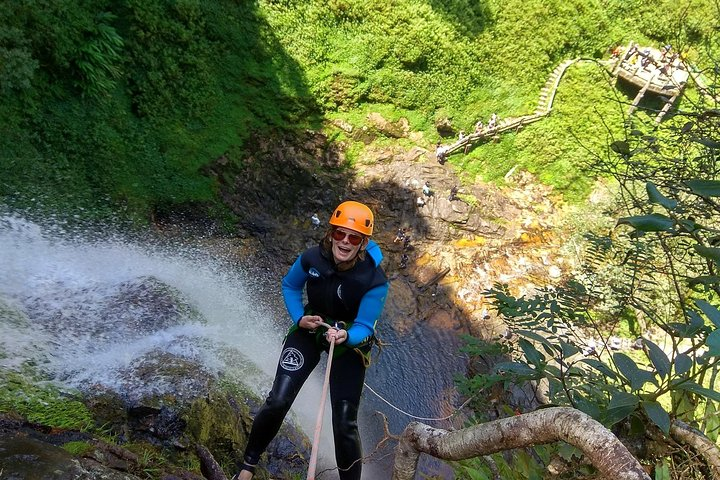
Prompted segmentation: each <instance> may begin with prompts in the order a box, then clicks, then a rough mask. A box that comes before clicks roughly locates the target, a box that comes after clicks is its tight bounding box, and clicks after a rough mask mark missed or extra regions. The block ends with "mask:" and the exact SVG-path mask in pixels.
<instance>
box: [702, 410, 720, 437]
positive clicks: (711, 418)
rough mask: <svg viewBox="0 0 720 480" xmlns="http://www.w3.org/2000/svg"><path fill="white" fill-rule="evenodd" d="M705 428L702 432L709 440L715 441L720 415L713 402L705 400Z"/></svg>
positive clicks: (719, 431)
mask: <svg viewBox="0 0 720 480" xmlns="http://www.w3.org/2000/svg"><path fill="white" fill-rule="evenodd" d="M703 418H704V419H705V428H703V432H705V434H706V435H707V437H708V438H709V439H710V441H711V442H713V443H716V442H717V439H718V433H720V415H718V411H717V408H716V407H715V403H714V402H705V415H704V416H703Z"/></svg>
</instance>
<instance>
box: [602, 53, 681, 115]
mask: <svg viewBox="0 0 720 480" xmlns="http://www.w3.org/2000/svg"><path fill="white" fill-rule="evenodd" d="M608 65H609V67H610V69H611V71H612V74H613V76H614V77H616V78H619V79H622V80H624V81H626V82H628V83H629V84H631V85H634V86H636V87H638V88H640V90H639V91H638V93H637V95H636V96H635V99H634V100H633V102H632V104H631V105H630V108H629V109H628V115H632V113H633V112H634V111H635V109H636V108H637V106H638V105H639V104H640V102H641V101H642V99H643V97H644V96H645V94H646V93H653V94H655V95H661V96H662V97H665V98H666V100H665V106H664V107H663V108H662V110H660V112H659V113H658V115H657V116H656V117H655V122H657V123H660V122H661V121H662V119H663V117H664V116H665V114H666V113H667V112H668V111H669V110H670V108H672V106H673V105H674V104H675V100H677V98H678V97H679V96H680V95H681V94H682V91H683V89H684V88H685V85H687V81H688V78H689V76H690V74H689V73H688V69H687V66H686V65H685V64H684V63H683V62H682V60H681V59H680V57H679V55H677V54H671V53H670V50H669V48H668V51H666V52H664V51H660V50H658V49H656V48H651V47H642V48H641V47H638V46H637V45H634V44H632V43H631V44H630V45H628V47H627V48H626V49H625V50H624V51H623V52H622V54H621V55H617V56H615V57H614V58H612V59H611V61H610V62H609V64H608Z"/></svg>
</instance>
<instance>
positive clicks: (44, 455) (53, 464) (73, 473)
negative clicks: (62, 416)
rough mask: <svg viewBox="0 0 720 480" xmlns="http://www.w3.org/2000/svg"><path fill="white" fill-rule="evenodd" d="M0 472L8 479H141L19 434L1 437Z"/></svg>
mask: <svg viewBox="0 0 720 480" xmlns="http://www.w3.org/2000/svg"><path fill="white" fill-rule="evenodd" d="M0 455H1V456H2V457H1V458H2V460H1V461H0V472H2V476H3V478H4V479H7V480H15V479H17V480H20V479H27V478H38V479H40V478H42V479H53V480H78V479H88V480H90V479H97V480H138V479H139V478H140V477H137V476H135V475H132V474H130V473H127V472H123V471H119V470H115V469H112V468H108V467H105V466H103V465H101V464H100V463H98V462H96V461H93V460H90V459H87V458H77V457H75V456H73V455H71V454H70V453H69V452H67V451H65V450H64V449H62V448H60V447H56V446H54V445H51V444H49V443H46V442H42V441H39V440H36V439H33V438H31V437H28V436H25V435H22V434H17V435H14V436H11V437H0Z"/></svg>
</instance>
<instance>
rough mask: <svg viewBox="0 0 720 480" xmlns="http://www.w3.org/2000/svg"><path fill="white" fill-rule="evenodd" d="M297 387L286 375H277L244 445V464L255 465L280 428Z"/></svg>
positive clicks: (295, 394)
mask: <svg viewBox="0 0 720 480" xmlns="http://www.w3.org/2000/svg"><path fill="white" fill-rule="evenodd" d="M297 392H298V389H297V387H296V385H295V382H294V381H293V379H292V378H291V377H290V376H288V375H278V376H277V377H275V381H274V382H273V387H272V390H270V393H269V394H268V396H267V399H266V400H265V403H264V404H263V406H262V407H261V408H260V410H259V411H258V413H257V415H256V416H255V421H254V422H253V427H252V431H251V432H250V437H249V439H248V444H247V446H246V447H245V458H244V461H245V464H246V465H257V463H258V461H259V460H260V455H262V453H263V452H264V451H265V449H266V448H267V446H268V445H269V444H270V442H271V441H272V439H273V438H274V437H275V435H277V432H278V431H279V430H280V426H281V425H282V422H283V420H284V419H285V415H287V412H288V411H289V410H290V407H291V406H292V403H293V401H294V400H295V397H296V396H297Z"/></svg>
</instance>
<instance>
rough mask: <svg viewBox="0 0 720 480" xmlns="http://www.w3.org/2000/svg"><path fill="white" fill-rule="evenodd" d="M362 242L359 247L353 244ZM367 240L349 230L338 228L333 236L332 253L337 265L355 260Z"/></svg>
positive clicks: (358, 244)
mask: <svg viewBox="0 0 720 480" xmlns="http://www.w3.org/2000/svg"><path fill="white" fill-rule="evenodd" d="M358 239H360V242H358V243H357V245H353V243H355V242H357V240H358ZM364 243H365V239H364V238H363V236H362V235H360V234H359V233H357V232H355V231H353V230H349V229H347V228H342V227H338V228H336V229H334V231H333V234H332V253H333V257H335V263H342V262H347V261H348V260H352V259H353V258H355V255H357V253H358V252H359V251H360V249H361V248H363V244H364Z"/></svg>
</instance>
